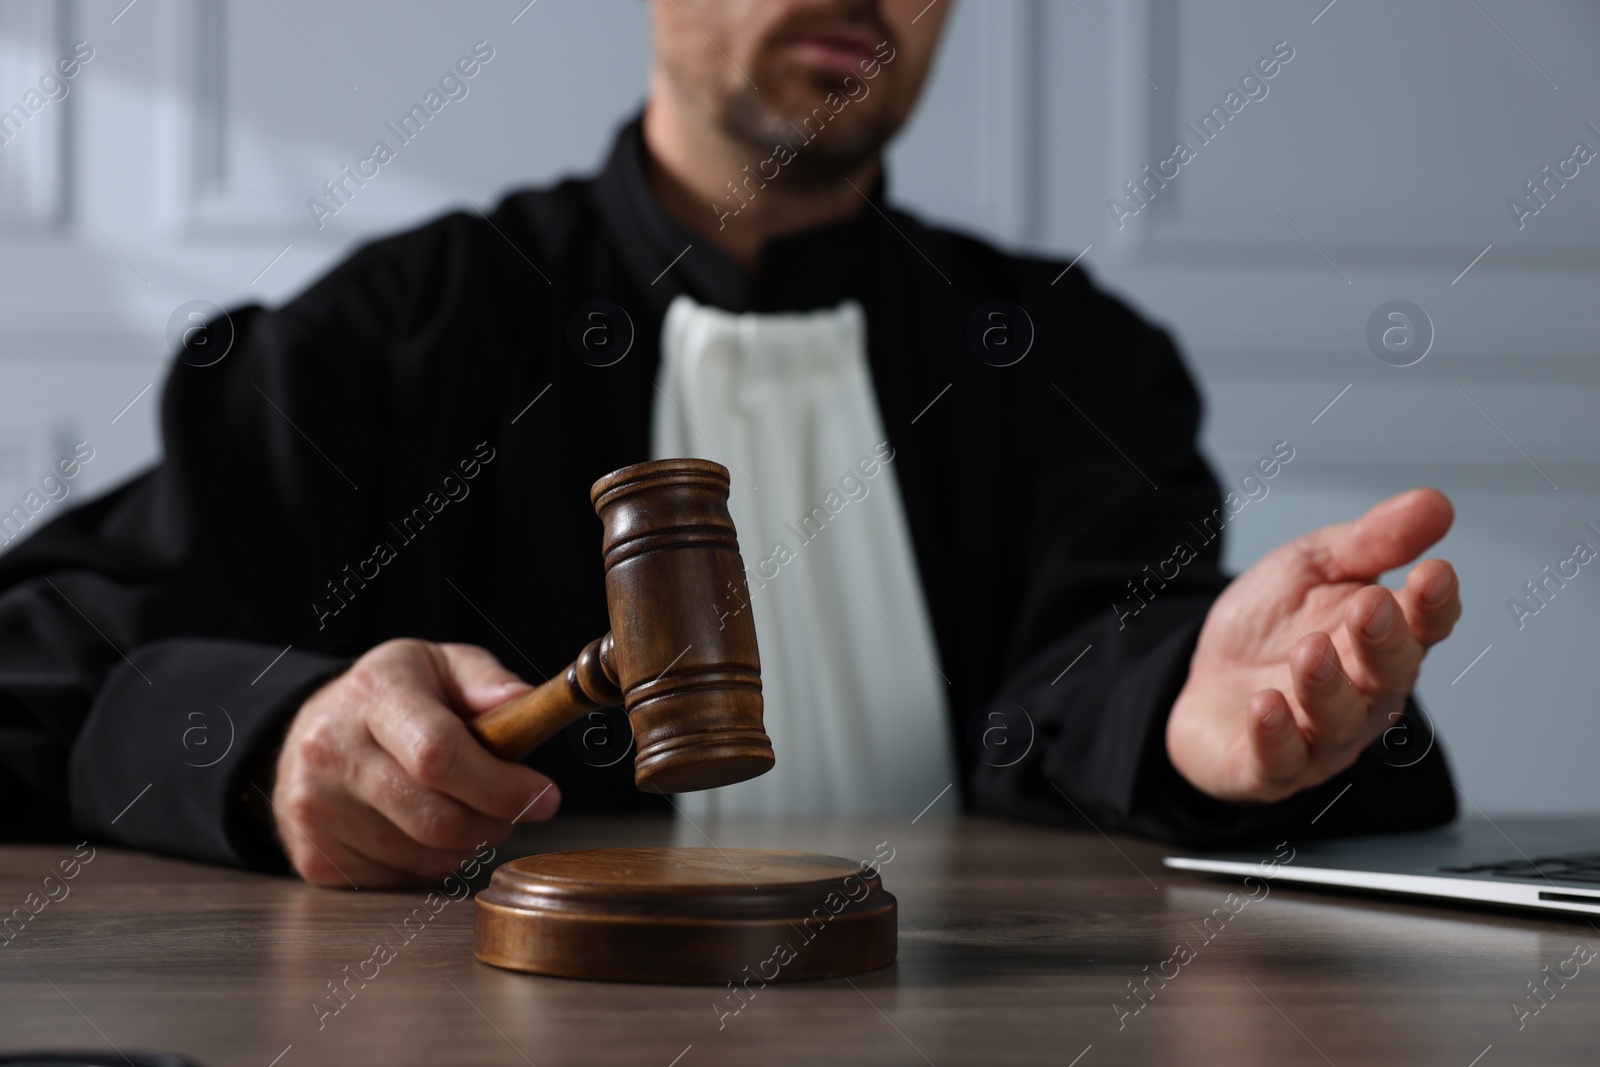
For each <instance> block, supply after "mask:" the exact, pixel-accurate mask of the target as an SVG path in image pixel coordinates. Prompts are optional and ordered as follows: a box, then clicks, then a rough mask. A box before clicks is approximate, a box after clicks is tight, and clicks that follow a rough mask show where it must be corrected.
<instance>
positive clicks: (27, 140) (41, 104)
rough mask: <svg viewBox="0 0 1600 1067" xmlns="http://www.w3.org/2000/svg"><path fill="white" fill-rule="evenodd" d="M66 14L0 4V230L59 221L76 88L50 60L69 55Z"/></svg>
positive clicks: (36, 2)
mask: <svg viewBox="0 0 1600 1067" xmlns="http://www.w3.org/2000/svg"><path fill="white" fill-rule="evenodd" d="M68 15H69V8H68V6H67V5H66V4H61V3H53V2H52V0H6V3H4V4H0V142H3V144H0V233H5V234H7V235H11V236H18V235H26V234H40V233H47V232H49V231H52V230H56V229H58V228H59V227H60V225H61V223H62V221H63V220H64V219H65V213H66V211H67V205H66V203H65V202H64V201H63V200H62V195H63V194H66V195H71V194H70V192H69V187H70V185H71V182H70V181H69V171H68V157H67V150H68V143H69V140H70V138H69V130H70V123H71V114H72V109H73V107H74V101H73V96H74V95H75V93H76V92H77V91H78V83H77V82H76V81H64V80H60V78H59V75H60V71H59V70H58V69H57V67H56V63H57V61H58V60H59V59H60V58H61V57H62V56H63V55H65V54H66V53H67V52H68V51H69V50H70V44H69V39H70V37H69V35H70V33H71V29H70V26H69V23H68ZM46 77H54V78H56V79H57V80H56V82H54V83H53V84H57V85H62V86H65V90H66V94H65V95H64V96H62V97H61V98H60V99H53V98H52V97H51V96H50V95H49V92H50V91H49V89H48V88H47V87H46V86H44V85H41V79H44V78H46ZM55 91H56V92H60V91H61V90H59V89H58V90H55ZM30 103H33V104H36V105H37V108H38V109H37V110H36V111H35V110H33V109H32V108H30V107H29V104H30ZM57 190H59V192H58V191H57Z"/></svg>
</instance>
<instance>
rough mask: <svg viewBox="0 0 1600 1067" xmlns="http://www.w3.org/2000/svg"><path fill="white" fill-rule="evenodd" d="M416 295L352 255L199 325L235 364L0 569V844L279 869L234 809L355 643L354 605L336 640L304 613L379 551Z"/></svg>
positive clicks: (195, 379)
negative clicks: (271, 300)
mask: <svg viewBox="0 0 1600 1067" xmlns="http://www.w3.org/2000/svg"><path fill="white" fill-rule="evenodd" d="M416 288H417V287H416V285H415V284H414V279H407V278H403V277H400V276H399V272H397V270H396V269H395V268H394V265H393V257H387V256H383V255H375V254H373V253H371V252H367V253H361V254H358V255H357V256H355V257H354V258H353V259H352V260H350V261H348V262H347V263H346V264H345V265H344V266H342V267H340V268H339V269H337V270H336V271H335V272H333V274H331V275H329V276H328V277H327V278H325V279H323V280H322V281H321V282H319V283H318V284H317V285H316V286H314V287H313V288H312V289H311V290H309V291H308V292H307V293H306V294H304V295H303V296H301V297H299V298H298V299H297V300H295V301H293V302H292V303H290V304H289V305H287V306H286V307H285V308H284V309H282V310H280V311H275V312H270V313H269V312H265V311H262V310H261V309H259V308H254V307H247V308H242V309H237V310H235V311H233V312H232V313H231V314H230V315H229V316H228V319H227V322H226V323H225V322H222V321H218V322H214V323H213V324H212V327H211V328H212V331H213V336H214V337H215V338H216V339H217V340H218V341H219V342H220V341H223V340H226V337H225V333H224V331H226V330H229V329H231V331H232V334H233V337H232V342H231V348H230V349H229V350H228V351H227V354H226V355H225V356H224V357H223V358H221V359H220V360H219V361H217V362H215V363H212V364H211V365H208V366H193V365H188V364H186V363H184V362H182V361H179V362H176V363H174V365H173V367H172V369H171V372H170V375H169V377H168V379H167V382H166V384H165V388H164V393H163V397H162V414H161V438H162V448H163V452H164V457H165V458H163V459H162V460H161V461H160V462H159V463H158V464H157V465H156V466H155V468H154V469H153V470H150V471H149V472H147V473H145V474H143V475H142V476H140V477H137V478H135V479H134V480H132V481H131V482H129V483H127V484H125V485H124V486H122V487H121V488H119V489H117V490H115V491H113V492H111V493H109V494H108V495H106V496H103V497H100V498H98V499H96V500H93V501H91V502H89V503H87V504H85V505H83V506H80V507H77V508H75V509H73V510H70V511H66V512H64V513H63V514H62V515H61V516H60V517H59V518H56V519H55V520H54V521H50V522H48V524H47V525H43V526H42V528H41V529H39V530H37V531H36V532H33V533H32V535H31V536H30V537H28V538H27V539H26V540H24V541H21V542H20V543H18V544H17V545H16V546H15V547H13V548H12V549H11V550H10V551H8V552H7V553H6V554H5V555H4V556H3V557H0V837H3V838H4V839H8V840H21V839H60V838H63V837H65V836H66V835H69V834H71V835H83V836H88V837H91V838H94V839H97V840H103V841H107V842H112V843H120V844H124V845H129V846H133V847H137V848H143V849H150V850H155V851H160V852H165V853H169V854H173V855H178V856H185V857H191V858H194V859H200V860H207V861H212V862H220V863H228V864H241V865H248V866H256V867H274V866H279V865H281V864H282V863H283V859H282V855H281V852H280V851H279V850H278V848H277V847H276V844H275V842H274V841H273V840H272V838H271V835H270V830H269V826H270V822H269V821H267V820H264V819H262V818H260V817H259V812H258V813H256V815H254V816H252V815H251V814H250V813H249V808H250V805H249V804H248V803H246V802H245V801H244V799H243V798H246V797H250V796H251V795H252V794H253V792H254V786H255V783H254V782H253V781H252V780H251V775H252V772H253V771H254V770H257V769H260V768H261V767H263V766H264V765H269V764H270V759H269V757H270V753H271V752H272V750H273V749H274V748H275V747H276V745H277V744H278V743H279V741H280V740H281V736H282V733H283V731H284V729H285V728H286V725H287V723H288V721H289V719H290V718H291V717H292V716H293V714H294V712H295V711H296V710H297V709H298V707H299V705H300V703H301V702H302V701H303V700H304V698H305V697H306V696H307V695H308V694H309V693H310V692H311V691H312V690H314V689H315V688H316V687H317V686H318V685H320V684H321V683H322V682H324V681H325V680H326V679H328V678H329V677H331V676H333V675H335V674H337V673H338V672H339V671H340V670H341V669H342V668H343V667H344V666H345V665H346V664H347V663H348V662H349V659H350V657H351V655H353V654H354V653H355V652H358V651H359V649H355V648H352V647H350V640H349V635H350V634H351V633H352V632H353V631H352V629H351V624H352V623H353V620H354V618H355V617H357V616H359V614H360V606H359V604H355V605H352V610H351V611H348V612H344V613H342V614H341V616H340V618H339V620H338V622H339V625H337V626H335V625H327V620H326V618H319V615H318V613H317V612H316V611H315V610H314V604H313V602H314V598H315V596H316V595H317V594H318V593H321V594H323V595H327V593H326V591H325V590H324V589H323V585H324V582H325V581H326V580H330V579H335V578H337V577H338V576H339V572H340V567H341V566H342V565H344V564H346V563H348V562H349V561H351V560H353V559H360V558H361V557H362V556H363V555H365V554H366V553H367V550H370V548H371V546H372V543H373V540H374V536H373V533H372V529H373V527H374V526H375V525H376V522H375V516H376V515H377V513H378V507H377V503H378V499H379V495H380V494H381V493H382V491H383V489H384V485H383V481H382V477H381V475H380V473H379V470H380V468H379V461H380V457H381V455H382V454H383V451H384V442H385V434H386V433H387V432H388V428H387V427H386V426H385V421H384V419H383V417H382V414H381V409H380V407H379V405H380V403H381V401H382V397H383V396H384V392H385V387H386V380H385V379H386V375H385V366H386V363H385V355H386V353H387V352H388V350H389V348H388V346H389V341H388V338H389V337H390V335H391V333H392V331H393V329H394V327H395V325H396V324H399V323H401V322H402V321H403V313H404V310H405V309H407V308H408V307H412V306H414V305H415V304H416V303H417V302H416V301H415V300H414V299H411V298H408V297H407V296H406V294H407V293H408V292H414V291H415V290H416ZM229 324H231V326H230V325H229ZM196 362H198V361H196ZM92 445H93V442H90V443H89V446H90V447H92ZM41 518H43V517H41ZM291 646H292V647H291Z"/></svg>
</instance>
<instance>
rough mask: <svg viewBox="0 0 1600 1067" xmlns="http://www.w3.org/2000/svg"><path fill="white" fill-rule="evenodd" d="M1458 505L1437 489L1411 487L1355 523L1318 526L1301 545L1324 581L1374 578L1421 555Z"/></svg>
mask: <svg viewBox="0 0 1600 1067" xmlns="http://www.w3.org/2000/svg"><path fill="white" fill-rule="evenodd" d="M1453 521H1455V509H1454V508H1452V507H1451V506H1450V500H1449V498H1447V497H1446V496H1445V495H1444V494H1443V493H1441V492H1439V490H1437V489H1410V490H1407V491H1406V492H1404V493H1401V494H1399V495H1398V496H1392V497H1390V498H1389V499H1388V500H1385V501H1383V502H1382V503H1380V504H1374V505H1373V506H1372V507H1371V508H1370V509H1368V511H1367V513H1366V514H1364V515H1362V516H1361V517H1360V518H1359V519H1356V520H1355V521H1354V522H1342V523H1338V524H1336V525H1333V526H1324V527H1323V528H1322V529H1320V530H1314V531H1312V532H1311V533H1309V534H1306V535H1305V537H1303V538H1302V539H1301V546H1300V547H1301V548H1302V549H1303V550H1305V551H1306V553H1307V555H1308V556H1309V557H1310V558H1311V559H1312V560H1313V561H1314V562H1315V563H1316V564H1317V565H1318V566H1319V567H1320V568H1321V569H1322V571H1323V578H1324V580H1326V581H1328V582H1330V583H1332V582H1348V581H1360V582H1370V581H1373V580H1374V579H1376V578H1377V577H1378V576H1379V575H1380V574H1382V573H1383V572H1385V571H1389V570H1393V569H1394V568H1396V567H1401V566H1404V565H1405V564H1407V563H1410V562H1411V561H1412V560H1414V559H1416V558H1417V557H1418V556H1420V555H1422V553H1423V552H1425V551H1426V550H1427V549H1428V548H1429V546H1431V545H1433V544H1434V543H1435V542H1437V541H1438V540H1439V539H1440V538H1442V537H1443V536H1444V535H1445V534H1446V533H1447V532H1449V530H1450V524H1451V523H1452V522H1453Z"/></svg>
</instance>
